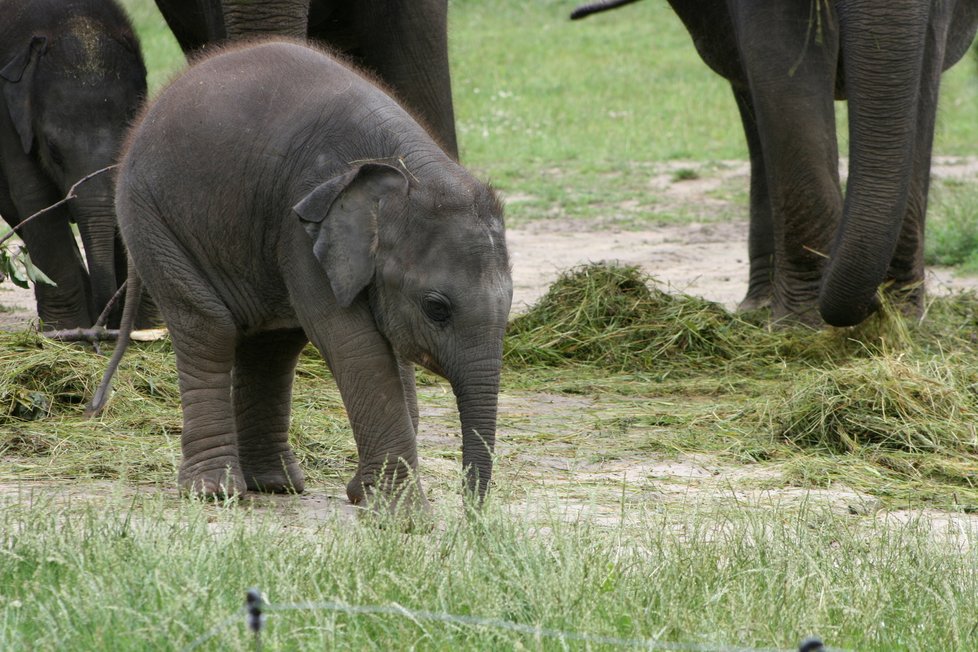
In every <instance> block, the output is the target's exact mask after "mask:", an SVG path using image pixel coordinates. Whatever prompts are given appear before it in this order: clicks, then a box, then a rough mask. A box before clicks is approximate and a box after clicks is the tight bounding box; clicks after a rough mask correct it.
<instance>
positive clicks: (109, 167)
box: [0, 163, 119, 246]
mask: <svg viewBox="0 0 978 652" xmlns="http://www.w3.org/2000/svg"><path fill="white" fill-rule="evenodd" d="M117 167H119V164H118V163H114V164H112V165H107V166H106V167H104V168H102V169H101V170H95V172H92V173H91V174H86V175H85V176H83V177H82V178H81V179H79V180H78V181H76V182H75V183H73V184H72V185H71V188H68V194H67V195H65V196H64V199H60V200H58V201H56V202H54V203H53V204H51V205H50V206H48V207H46V208H42V209H41V210H39V211H37V212H36V213H34V214H33V215H31V216H30V217H28V218H27V219H24V220H21V221H20V222H19V223H18V224H17V226H14V227H12V228H11V229H10V232H9V233H5V234H3V236H2V237H0V246H3V244H4V243H5V242H6V241H7V240H9V239H10V238H12V237H14V234H15V233H16V232H17V229H19V228H21V227H22V226H24V225H25V224H27V223H28V222H30V221H31V220H33V219H35V218H38V217H40V216H41V215H44V214H45V213H47V212H48V211H51V210H54V209H55V208H57V207H58V206H63V205H64V204H66V203H68V202H69V201H70V200H72V199H74V198H75V197H77V196H78V195H76V194H75V190H77V189H78V186H80V185H82V184H83V183H85V182H86V181H88V180H90V179H93V178H95V177H97V176H98V175H100V174H102V173H103V172H108V171H109V170H112V169H115V168H117Z"/></svg>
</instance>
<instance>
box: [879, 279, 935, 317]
mask: <svg viewBox="0 0 978 652" xmlns="http://www.w3.org/2000/svg"><path fill="white" fill-rule="evenodd" d="M883 296H885V297H886V299H887V301H888V302H889V304H890V305H891V306H893V307H894V308H895V309H896V310H897V311H898V312H899V313H900V314H901V315H903V316H904V317H907V318H909V319H920V318H921V317H922V316H923V315H924V297H925V293H924V282H923V281H922V280H921V281H912V282H907V283H902V284H901V283H897V282H891V283H888V284H885V285H884V286H883Z"/></svg>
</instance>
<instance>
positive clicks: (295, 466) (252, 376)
mask: <svg viewBox="0 0 978 652" xmlns="http://www.w3.org/2000/svg"><path fill="white" fill-rule="evenodd" d="M307 341H308V339H307V338H306V336H305V334H304V333H303V332H302V331H272V332H268V333H261V334H259V335H254V336H252V337H248V338H245V339H244V340H242V341H241V342H240V343H239V344H238V346H237V350H236V352H235V358H234V370H233V372H232V374H231V376H232V390H231V399H232V402H233V404H234V417H235V426H236V428H237V434H238V460H239V462H240V463H241V471H242V473H243V474H244V479H245V483H246V485H247V487H248V489H251V490H253V491H266V492H273V493H284V492H295V493H301V492H302V491H303V490H304V488H305V479H304V477H303V475H302V470H301V469H300V468H299V462H298V460H296V458H295V453H293V452H292V448H291V447H290V446H289V414H290V413H291V411H292V381H293V379H294V377H295V365H296V362H297V361H298V360H299V354H300V353H301V351H302V347H303V346H305V344H306V342H307Z"/></svg>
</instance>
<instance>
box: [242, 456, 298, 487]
mask: <svg viewBox="0 0 978 652" xmlns="http://www.w3.org/2000/svg"><path fill="white" fill-rule="evenodd" d="M241 470H242V472H243V473H244V478H245V482H246V483H247V486H248V489H250V490H251V491H261V492H264V493H273V494H286V493H294V494H301V493H302V492H303V491H305V490H306V478H305V475H304V474H303V473H302V469H301V468H299V461H298V460H297V459H296V458H295V454H294V453H293V452H292V451H291V450H289V451H285V452H284V453H280V454H279V455H277V456H276V457H275V458H274V459H273V461H270V460H269V458H268V457H267V456H265V457H264V458H263V459H262V460H261V461H260V462H259V461H256V460H248V459H247V457H246V456H245V455H243V454H242V456H241Z"/></svg>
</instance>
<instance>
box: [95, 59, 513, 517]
mask: <svg viewBox="0 0 978 652" xmlns="http://www.w3.org/2000/svg"><path fill="white" fill-rule="evenodd" d="M118 179H119V180H118V190H117V194H116V205H117V207H118V212H119V224H120V228H121V231H122V236H123V239H124V240H125V243H126V246H127V247H128V250H129V253H130V256H131V259H132V263H133V265H134V269H133V270H131V273H130V278H131V279H134V278H137V277H138V278H141V279H142V282H143V283H144V284H145V286H146V287H147V288H148V289H149V291H150V293H151V295H152V297H153V299H154V300H155V301H156V303H157V305H158V306H159V309H160V311H161V313H162V315H163V318H164V319H165V321H166V323H167V325H168V327H169V329H170V335H171V337H172V341H173V348H174V352H175V354H176V362H177V369H178V372H179V379H180V392H181V401H182V406H183V423H184V426H183V434H182V439H181V445H182V452H183V459H182V462H181V464H180V472H179V484H180V487H181V488H182V489H183V490H184V491H187V492H192V493H197V494H205V495H215V494H218V495H221V494H234V493H238V492H243V491H245V490H246V489H250V490H258V491H270V492H288V491H296V492H299V491H302V490H303V487H304V478H303V474H302V471H301V469H300V468H299V465H298V462H297V460H296V456H295V454H294V453H293V451H292V449H291V448H290V446H289V443H288V429H289V414H290V411H291V391H292V382H293V376H294V371H295V366H296V362H297V360H298V357H299V353H300V351H301V350H302V348H303V347H304V346H305V344H306V343H307V342H308V341H309V340H311V341H312V342H313V344H314V345H315V346H316V348H317V349H319V351H320V352H321V354H322V355H323V357H324V358H325V360H326V362H327V364H328V365H329V367H330V369H331V371H332V373H333V376H334V378H335V379H336V383H337V385H338V387H339V390H340V394H341V395H342V398H343V402H344V404H345V406H346V410H347V413H348V415H349V419H350V424H351V426H352V429H353V434H354V437H355V439H356V443H357V451H358V455H359V465H358V469H357V472H356V475H355V476H354V478H353V479H352V480H351V481H350V483H349V484H348V486H347V494H348V496H349V498H350V499H351V501H353V502H354V503H359V502H362V501H365V500H366V501H368V502H370V501H372V500H373V497H374V496H376V495H381V496H383V497H384V498H383V499H382V500H381V501H380V503H379V504H380V505H385V504H389V502H388V501H389V500H393V499H395V498H398V496H402V495H403V494H402V490H404V489H406V490H407V493H408V494H409V495H410V496H412V498H411V501H412V503H420V504H422V505H427V503H426V501H424V500H423V492H422V490H421V486H420V484H417V483H416V481H415V480H414V479H413V478H414V474H413V471H415V470H416V468H417V464H418V458H417V451H416V441H415V440H416V434H417V427H418V406H417V397H416V392H415V384H414V367H413V364H414V363H417V364H420V365H422V366H423V367H425V368H426V369H428V370H430V371H432V372H433V373H436V374H439V375H441V376H443V377H445V378H447V379H448V380H449V381H450V383H451V385H452V389H453V390H454V393H455V396H456V397H457V403H458V409H459V415H460V420H461V426H462V464H463V466H464V468H465V470H466V473H467V484H468V488H469V490H471V491H472V492H473V493H475V494H476V495H478V496H480V497H481V496H483V495H484V494H485V492H486V489H487V488H488V486H489V481H490V478H491V473H492V454H493V447H494V442H495V433H496V408H497V393H498V389H499V375H500V368H501V364H502V347H503V332H504V330H505V328H506V323H507V319H508V314H509V309H510V303H511V301H512V280H511V277H510V268H509V260H508V255H507V249H506V239H505V231H504V226H503V214H502V207H501V205H500V203H499V201H498V200H497V198H496V196H495V194H494V193H493V191H492V190H491V189H490V188H488V187H487V186H485V185H483V184H482V183H480V182H479V181H477V180H476V179H474V178H473V177H472V176H471V175H470V174H469V173H468V172H467V171H466V170H465V169H464V168H462V167H461V166H460V165H459V164H458V163H456V162H455V161H454V160H453V159H452V158H451V157H450V156H448V155H447V154H446V153H445V152H444V151H443V150H442V149H441V148H440V147H439V146H438V145H437V144H436V143H435V142H434V141H433V140H432V138H431V137H430V136H429V134H428V133H427V132H426V131H425V130H424V129H423V128H422V127H421V126H420V125H419V124H418V123H417V122H415V120H414V119H413V118H412V117H411V116H410V115H409V114H408V113H407V112H406V111H405V110H404V109H402V108H401V107H400V106H399V105H398V104H397V103H396V102H395V101H394V100H393V99H391V97H389V96H388V95H387V94H385V93H384V92H383V91H382V90H380V89H379V88H378V87H376V86H374V85H373V84H372V83H371V82H369V81H367V79H366V78H364V77H363V76H361V75H360V74H359V73H358V72H356V71H354V70H353V69H352V68H349V67H347V65H345V64H343V63H340V62H339V61H337V60H336V59H334V58H332V57H330V56H328V55H326V54H324V53H323V52H320V51H319V50H316V49H313V48H311V47H307V46H305V45H301V44H299V43H294V42H281V41H272V42H265V43H261V44H258V45H251V46H248V47H231V48H230V49H228V50H226V51H218V53H216V54H213V55H211V56H207V57H205V58H203V59H202V60H201V61H199V62H198V63H196V64H195V65H193V66H192V67H191V68H190V69H189V70H188V71H187V72H186V73H185V74H184V75H183V76H182V77H180V78H178V79H177V80H176V81H174V82H173V83H172V84H171V85H170V86H169V87H168V88H167V89H166V90H164V91H163V92H162V93H161V95H160V96H159V98H157V99H156V100H155V102H153V103H152V104H151V105H150V106H149V108H148V109H147V111H146V113H145V115H144V116H143V117H142V119H141V120H140V122H139V124H138V125H137V126H136V127H135V128H134V130H133V132H132V135H131V137H130V140H129V145H128V150H127V151H126V153H125V154H124V156H123V159H122V162H121V164H120V169H119V178H118ZM136 288H138V283H131V285H130V288H129V291H128V292H129V293H128V295H127V307H126V310H125V312H124V314H123V331H124V332H125V331H126V330H127V329H128V327H129V326H130V325H131V324H130V321H131V313H132V312H133V308H132V307H133V306H135V305H136V300H135V297H134V295H133V292H136V291H137V289H136ZM123 341H125V338H123ZM123 350H124V346H123V345H120V346H118V347H117V349H116V352H115V354H114V357H113V361H112V362H111V363H110V367H109V370H108V371H107V372H106V377H105V380H103V385H102V387H101V388H100V390H99V392H98V393H97V394H96V397H95V399H94V400H93V402H92V406H91V408H90V410H91V411H97V410H98V409H99V408H100V407H101V406H102V405H103V404H104V401H105V397H106V390H107V386H108V381H109V380H110V379H111V375H112V372H113V370H114V368H115V365H116V364H118V361H119V359H120V357H121V355H122V351H123ZM409 478H412V479H411V480H409Z"/></svg>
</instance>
